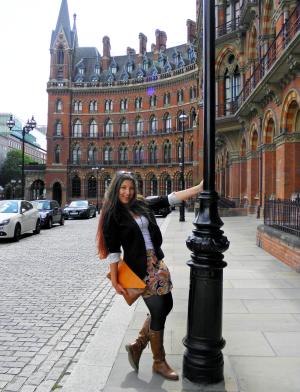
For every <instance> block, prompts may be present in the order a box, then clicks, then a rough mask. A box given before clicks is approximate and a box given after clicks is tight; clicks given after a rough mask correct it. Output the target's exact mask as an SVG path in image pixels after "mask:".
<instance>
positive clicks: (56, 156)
mask: <svg viewBox="0 0 300 392" xmlns="http://www.w3.org/2000/svg"><path fill="white" fill-rule="evenodd" d="M60 153H61V147H60V146H56V147H55V150H54V162H55V163H60Z"/></svg>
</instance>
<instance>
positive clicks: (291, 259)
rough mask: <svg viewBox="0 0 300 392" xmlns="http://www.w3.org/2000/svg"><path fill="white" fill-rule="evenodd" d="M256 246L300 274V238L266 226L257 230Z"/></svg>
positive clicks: (261, 226)
mask: <svg viewBox="0 0 300 392" xmlns="http://www.w3.org/2000/svg"><path fill="white" fill-rule="evenodd" d="M256 244H257V245H258V246H259V247H261V248H262V249H264V250H265V251H266V252H268V253H270V254H271V255H273V256H274V257H276V258H277V259H279V260H280V261H282V262H283V263H285V264H287V265H288V266H289V267H291V268H293V269H294V270H296V271H297V272H300V238H298V237H296V236H294V235H292V234H288V233H284V232H281V231H280V230H277V229H274V228H273V227H269V226H266V225H260V226H258V228H257V233H256Z"/></svg>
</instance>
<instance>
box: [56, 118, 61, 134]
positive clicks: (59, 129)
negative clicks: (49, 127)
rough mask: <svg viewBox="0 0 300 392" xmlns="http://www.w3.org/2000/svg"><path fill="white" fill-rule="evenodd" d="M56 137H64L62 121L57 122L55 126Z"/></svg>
mask: <svg viewBox="0 0 300 392" xmlns="http://www.w3.org/2000/svg"><path fill="white" fill-rule="evenodd" d="M55 135H56V136H61V135H62V123H61V122H60V121H57V123H56V125H55Z"/></svg>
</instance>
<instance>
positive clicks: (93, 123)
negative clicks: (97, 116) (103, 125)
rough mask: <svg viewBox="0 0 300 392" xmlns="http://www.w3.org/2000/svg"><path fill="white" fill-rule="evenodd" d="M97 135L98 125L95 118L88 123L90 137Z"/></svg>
mask: <svg viewBox="0 0 300 392" xmlns="http://www.w3.org/2000/svg"><path fill="white" fill-rule="evenodd" d="M97 136H98V125H97V123H96V121H95V120H92V121H91V123H90V137H97Z"/></svg>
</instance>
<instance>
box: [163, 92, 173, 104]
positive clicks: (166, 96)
mask: <svg viewBox="0 0 300 392" xmlns="http://www.w3.org/2000/svg"><path fill="white" fill-rule="evenodd" d="M170 102H171V94H170V93H165V94H164V105H170Z"/></svg>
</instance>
